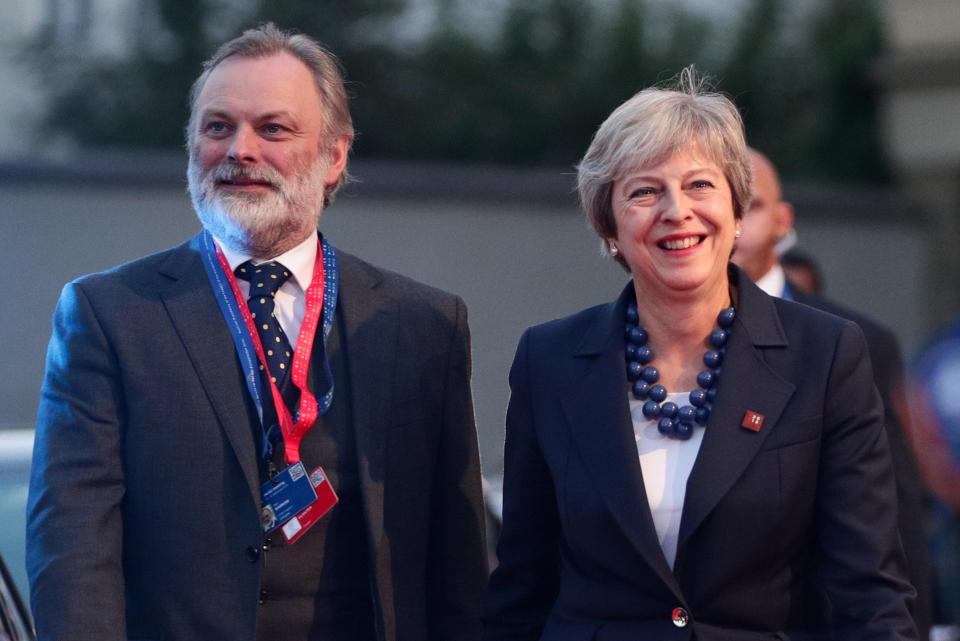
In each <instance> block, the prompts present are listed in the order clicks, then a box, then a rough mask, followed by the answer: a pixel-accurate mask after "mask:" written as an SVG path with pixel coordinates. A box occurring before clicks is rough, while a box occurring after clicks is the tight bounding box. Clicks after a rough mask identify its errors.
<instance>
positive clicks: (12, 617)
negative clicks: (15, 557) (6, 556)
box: [0, 557, 36, 641]
mask: <svg viewBox="0 0 960 641" xmlns="http://www.w3.org/2000/svg"><path fill="white" fill-rule="evenodd" d="M34 639H36V637H35V636H34V634H33V624H32V623H31V622H30V613H29V612H28V611H27V608H26V606H25V605H24V603H23V599H21V598H20V593H19V592H17V586H16V585H15V584H14V582H13V577H12V576H11V575H10V571H9V570H7V564H6V563H4V562H3V557H0V641H34Z"/></svg>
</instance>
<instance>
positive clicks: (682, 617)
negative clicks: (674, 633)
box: [670, 608, 690, 628]
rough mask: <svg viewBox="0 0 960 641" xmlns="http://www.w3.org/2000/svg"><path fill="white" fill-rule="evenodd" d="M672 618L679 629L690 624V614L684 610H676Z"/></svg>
mask: <svg viewBox="0 0 960 641" xmlns="http://www.w3.org/2000/svg"><path fill="white" fill-rule="evenodd" d="M670 616H671V618H672V619H673V625H675V626H677V627H678V628H685V627H687V624H688V623H689V622H690V614H689V613H688V612H687V611H686V610H684V609H683V608H674V609H673V612H672V613H671V614H670Z"/></svg>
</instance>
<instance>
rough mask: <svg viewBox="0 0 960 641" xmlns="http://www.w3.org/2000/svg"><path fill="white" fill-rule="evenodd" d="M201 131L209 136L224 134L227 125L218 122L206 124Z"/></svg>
mask: <svg viewBox="0 0 960 641" xmlns="http://www.w3.org/2000/svg"><path fill="white" fill-rule="evenodd" d="M203 130H204V131H205V132H207V133H210V134H222V133H226V131H227V123H225V122H220V121H214V122H208V123H207V124H206V125H204V127H203Z"/></svg>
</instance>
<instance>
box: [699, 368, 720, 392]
mask: <svg viewBox="0 0 960 641" xmlns="http://www.w3.org/2000/svg"><path fill="white" fill-rule="evenodd" d="M714 379H716V376H714V375H713V372H708V371H703V372H700V373H699V374H697V385H699V386H700V387H702V388H703V389H709V388H710V386H711V385H713V381H714Z"/></svg>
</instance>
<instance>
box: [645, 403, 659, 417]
mask: <svg viewBox="0 0 960 641" xmlns="http://www.w3.org/2000/svg"><path fill="white" fill-rule="evenodd" d="M643 415H644V416H646V417H647V418H655V417H657V416H659V415H660V403H658V402H656V401H647V402H646V403H644V404H643Z"/></svg>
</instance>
